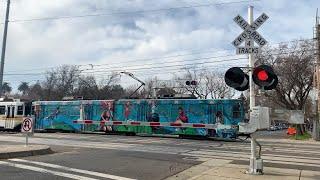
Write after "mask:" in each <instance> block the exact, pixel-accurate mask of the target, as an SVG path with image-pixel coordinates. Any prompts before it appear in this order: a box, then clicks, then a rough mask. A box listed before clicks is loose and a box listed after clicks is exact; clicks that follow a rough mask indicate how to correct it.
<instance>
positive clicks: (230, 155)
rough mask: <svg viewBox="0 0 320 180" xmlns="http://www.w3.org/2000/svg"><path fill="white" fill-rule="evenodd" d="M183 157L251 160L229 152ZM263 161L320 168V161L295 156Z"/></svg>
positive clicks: (204, 152) (201, 153)
mask: <svg viewBox="0 0 320 180" xmlns="http://www.w3.org/2000/svg"><path fill="white" fill-rule="evenodd" d="M182 155H185V156H195V157H211V158H219V157H228V158H233V159H234V160H238V159H240V158H244V159H247V160H248V159H249V157H250V154H249V153H242V152H228V151H215V152H213V151H210V152H208V151H192V152H188V153H183V154H182ZM262 159H263V160H264V161H269V162H274V161H279V162H281V163H283V164H287V163H288V164H295V165H307V166H314V167H320V163H319V160H310V159H309V160H305V159H299V158H297V157H295V156H281V155H277V156H274V155H273V154H269V155H262Z"/></svg>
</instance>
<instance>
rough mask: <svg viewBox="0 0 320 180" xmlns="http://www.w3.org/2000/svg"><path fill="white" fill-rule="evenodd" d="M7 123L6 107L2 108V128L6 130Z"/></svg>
mask: <svg viewBox="0 0 320 180" xmlns="http://www.w3.org/2000/svg"><path fill="white" fill-rule="evenodd" d="M5 123H6V106H5V105H2V106H0V128H5Z"/></svg>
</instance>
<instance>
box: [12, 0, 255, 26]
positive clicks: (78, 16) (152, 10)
mask: <svg viewBox="0 0 320 180" xmlns="http://www.w3.org/2000/svg"><path fill="white" fill-rule="evenodd" d="M249 1H250V2H252V1H260V0H241V1H230V2H222V3H207V4H198V5H190V6H180V7H170V8H161V9H150V10H139V11H127V12H110V13H98V14H84V15H73V16H57V17H41V18H31V19H13V20H10V22H11V23H17V22H32V21H48V20H58V19H75V18H86V17H98V16H114V15H132V14H145V13H156V12H163V11H173V10H178V9H190V8H201V7H210V6H219V5H227V4H239V3H247V2H249Z"/></svg>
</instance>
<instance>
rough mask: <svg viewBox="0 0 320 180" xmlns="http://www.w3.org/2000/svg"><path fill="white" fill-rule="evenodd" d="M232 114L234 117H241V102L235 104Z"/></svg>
mask: <svg viewBox="0 0 320 180" xmlns="http://www.w3.org/2000/svg"><path fill="white" fill-rule="evenodd" d="M232 116H233V118H240V116H241V109H240V104H235V105H233V107H232Z"/></svg>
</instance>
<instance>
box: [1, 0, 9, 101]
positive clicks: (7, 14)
mask: <svg viewBox="0 0 320 180" xmlns="http://www.w3.org/2000/svg"><path fill="white" fill-rule="evenodd" d="M9 11H10V0H8V1H7V10H6V20H5V22H4V31H3V40H2V51H1V65H0V97H1V95H2V93H3V92H2V85H3V69H4V58H5V55H6V46H7V32H8V23H9Z"/></svg>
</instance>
